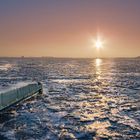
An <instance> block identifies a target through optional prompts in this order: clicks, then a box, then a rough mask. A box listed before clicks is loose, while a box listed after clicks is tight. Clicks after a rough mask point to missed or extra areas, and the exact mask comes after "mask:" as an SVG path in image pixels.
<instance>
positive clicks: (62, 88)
mask: <svg viewBox="0 0 140 140" xmlns="http://www.w3.org/2000/svg"><path fill="white" fill-rule="evenodd" d="M30 81H40V82H42V83H43V89H44V91H43V92H44V93H43V95H39V96H37V97H34V98H32V99H30V100H27V101H24V102H22V103H20V104H19V105H16V106H14V107H12V108H11V109H10V110H6V111H4V112H2V113H1V114H0V140H5V139H7V140H20V139H21V140H22V139H25V140H28V139H29V140H33V139H37V140H59V139H60V140H61V139H64V140H65V139H74V140H76V139H77V140H94V139H95V140H102V139H114V140H119V139H120V140H121V139H132V140H138V139H140V60H139V59H128V58H125V59H121V58H120V59H70V58H69V59H66V58H65V59H64V58H0V89H1V91H2V90H5V89H7V88H11V87H12V86H14V85H15V84H17V83H19V82H25V83H26V82H30Z"/></svg>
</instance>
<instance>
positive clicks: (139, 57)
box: [0, 56, 140, 59]
mask: <svg viewBox="0 0 140 140" xmlns="http://www.w3.org/2000/svg"><path fill="white" fill-rule="evenodd" d="M0 58H8V59H16V58H20V59H42V58H43V59H47V58H48V59H140V56H138V57H50V56H46V57H45V56H43V57H29V56H28V57H26V56H25V57H23V56H22V57H18V56H17V57H11V56H0Z"/></svg>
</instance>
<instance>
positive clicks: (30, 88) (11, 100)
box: [0, 83, 42, 111]
mask: <svg viewBox="0 0 140 140" xmlns="http://www.w3.org/2000/svg"><path fill="white" fill-rule="evenodd" d="M36 93H42V84H41V83H31V84H29V85H27V86H24V87H20V88H17V89H14V90H11V91H7V92H4V93H0V111H1V110H3V109H5V108H7V107H9V106H11V105H13V104H15V103H17V102H19V101H21V100H23V99H26V98H27V97H30V96H32V95H34V94H36Z"/></svg>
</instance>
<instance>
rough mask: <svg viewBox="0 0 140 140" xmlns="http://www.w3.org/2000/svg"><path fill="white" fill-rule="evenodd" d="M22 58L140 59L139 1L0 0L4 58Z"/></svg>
mask: <svg viewBox="0 0 140 140" xmlns="http://www.w3.org/2000/svg"><path fill="white" fill-rule="evenodd" d="M98 33H100V34H101V36H102V37H103V39H104V40H105V43H104V45H103V48H102V49H101V50H100V52H99V51H98V52H97V49H96V48H94V47H92V43H91V41H90V40H91V38H93V39H96V38H97V35H98ZM23 55H24V56H55V57H97V56H101V57H133V56H139V55H140V0H133V1H132V0H20V1H19V0H12V1H11V0H0V56H23Z"/></svg>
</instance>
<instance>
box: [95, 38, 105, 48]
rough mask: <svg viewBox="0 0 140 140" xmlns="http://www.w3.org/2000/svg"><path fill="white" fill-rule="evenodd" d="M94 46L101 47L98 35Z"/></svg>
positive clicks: (101, 43)
mask: <svg viewBox="0 0 140 140" xmlns="http://www.w3.org/2000/svg"><path fill="white" fill-rule="evenodd" d="M95 47H96V48H97V49H100V48H102V47H103V41H102V40H101V39H100V38H99V37H98V38H97V39H96V40H95Z"/></svg>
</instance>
